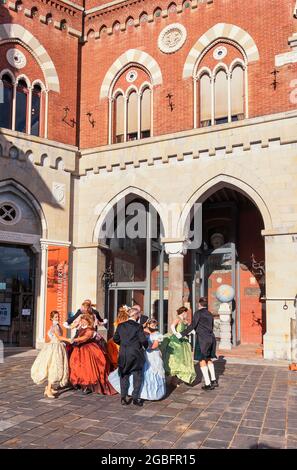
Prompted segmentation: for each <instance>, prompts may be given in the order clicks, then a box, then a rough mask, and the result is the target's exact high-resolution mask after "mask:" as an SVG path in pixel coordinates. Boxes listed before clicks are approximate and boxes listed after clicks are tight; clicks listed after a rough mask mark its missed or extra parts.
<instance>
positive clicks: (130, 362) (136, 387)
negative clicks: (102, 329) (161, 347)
mask: <svg viewBox="0 0 297 470" xmlns="http://www.w3.org/2000/svg"><path fill="white" fill-rule="evenodd" d="M128 317H129V320H127V321H126V322H123V323H121V324H120V325H119V326H118V327H117V330H116V332H115V334H114V337H113V340H114V342H115V343H116V344H118V345H119V346H120V351H119V360H118V370H119V375H120V384H121V404H122V405H130V403H131V400H129V401H128V400H127V396H128V390H129V380H130V376H131V375H132V376H133V392H132V399H133V404H134V405H136V406H142V405H143V402H142V400H140V389H141V383H142V371H143V367H144V364H145V349H147V348H148V340H147V338H146V336H145V334H144V331H143V327H142V325H140V324H139V323H137V318H138V310H137V309H135V308H133V307H132V308H130V309H129V310H128Z"/></svg>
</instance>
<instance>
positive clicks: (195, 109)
mask: <svg viewBox="0 0 297 470" xmlns="http://www.w3.org/2000/svg"><path fill="white" fill-rule="evenodd" d="M197 81H198V80H197V78H196V77H194V78H193V85H194V120H193V123H194V129H197Z"/></svg>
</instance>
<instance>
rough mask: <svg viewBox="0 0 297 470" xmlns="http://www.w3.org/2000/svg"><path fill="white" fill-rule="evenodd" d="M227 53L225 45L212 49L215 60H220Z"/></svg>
mask: <svg viewBox="0 0 297 470" xmlns="http://www.w3.org/2000/svg"><path fill="white" fill-rule="evenodd" d="M227 53H228V51H227V49H226V47H224V46H220V47H217V48H216V49H215V50H214V51H213V57H214V59H216V60H220V59H223V58H224V57H226V55H227Z"/></svg>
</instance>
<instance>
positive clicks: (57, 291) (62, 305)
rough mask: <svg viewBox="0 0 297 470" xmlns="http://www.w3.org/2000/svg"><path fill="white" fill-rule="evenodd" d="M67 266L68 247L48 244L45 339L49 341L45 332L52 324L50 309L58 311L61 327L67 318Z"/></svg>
mask: <svg viewBox="0 0 297 470" xmlns="http://www.w3.org/2000/svg"><path fill="white" fill-rule="evenodd" d="M68 268H69V248H68V247H65V246H51V245H50V246H49V247H48V262H47V295H46V331H45V336H46V341H49V339H48V337H47V332H48V330H49V329H50V327H51V326H52V323H51V321H50V312H51V311H52V310H57V311H58V312H59V319H60V326H61V327H62V325H63V323H64V322H66V321H67V319H68V310H67V305H68ZM64 334H65V329H64Z"/></svg>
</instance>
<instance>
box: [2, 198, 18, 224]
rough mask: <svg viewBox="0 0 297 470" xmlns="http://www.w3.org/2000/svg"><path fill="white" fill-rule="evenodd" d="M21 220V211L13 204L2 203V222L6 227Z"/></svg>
mask: <svg viewBox="0 0 297 470" xmlns="http://www.w3.org/2000/svg"><path fill="white" fill-rule="evenodd" d="M20 218H21V211H20V209H19V208H18V207H17V206H15V205H14V204H12V203H11V202H2V203H0V222H1V223H3V224H6V225H14V224H16V223H17V222H18V221H19V220H20Z"/></svg>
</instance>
